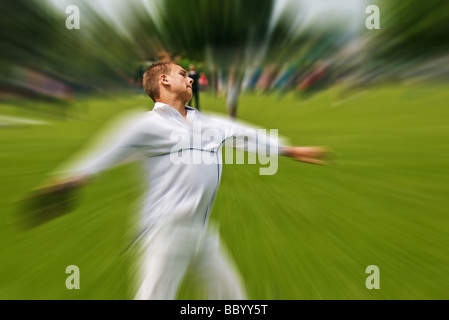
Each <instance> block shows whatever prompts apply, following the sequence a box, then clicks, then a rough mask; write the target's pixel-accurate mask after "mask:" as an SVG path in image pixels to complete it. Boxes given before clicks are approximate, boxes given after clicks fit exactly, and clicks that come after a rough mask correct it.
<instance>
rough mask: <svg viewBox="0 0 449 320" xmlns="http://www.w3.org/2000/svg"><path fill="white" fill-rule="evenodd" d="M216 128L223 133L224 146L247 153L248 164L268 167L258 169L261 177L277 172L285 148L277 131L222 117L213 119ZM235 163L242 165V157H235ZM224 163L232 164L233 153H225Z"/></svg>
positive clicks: (284, 143) (284, 142)
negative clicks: (279, 157) (279, 158)
mask: <svg viewBox="0 0 449 320" xmlns="http://www.w3.org/2000/svg"><path fill="white" fill-rule="evenodd" d="M215 121H216V123H217V126H219V127H220V128H221V129H222V130H223V131H224V137H225V141H224V146H225V147H227V148H233V149H236V150H238V151H241V152H248V153H249V154H248V160H247V161H248V163H249V164H256V162H257V161H256V155H257V158H258V159H257V160H258V163H259V164H262V165H269V167H262V168H260V174H261V175H272V174H275V173H276V172H277V163H278V156H280V155H283V154H284V149H285V147H286V146H287V143H286V140H287V139H285V138H283V137H281V136H279V134H278V130H277V129H262V128H257V127H256V126H254V125H252V124H248V123H244V122H242V121H232V120H229V119H225V118H223V117H220V116H218V117H215ZM235 160H236V163H237V164H238V163H244V161H245V160H244V157H243V156H238V155H236V159H235ZM224 161H225V163H233V162H230V161H234V155H233V153H232V154H230V153H229V152H226V151H225V159H224Z"/></svg>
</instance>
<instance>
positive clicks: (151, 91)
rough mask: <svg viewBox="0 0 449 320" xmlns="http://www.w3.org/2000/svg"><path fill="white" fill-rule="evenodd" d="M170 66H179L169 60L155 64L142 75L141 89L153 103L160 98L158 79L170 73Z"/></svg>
mask: <svg viewBox="0 0 449 320" xmlns="http://www.w3.org/2000/svg"><path fill="white" fill-rule="evenodd" d="M172 64H174V65H179V64H177V63H176V62H174V61H171V60H161V61H158V62H155V63H153V64H152V65H151V66H150V67H149V68H148V69H147V70H146V71H145V73H144V74H143V89H144V90H145V92H146V93H147V95H148V96H149V97H150V98H151V100H153V101H154V102H156V99H158V98H159V97H160V91H159V78H160V76H161V75H163V74H167V73H169V72H170V71H171V65H172Z"/></svg>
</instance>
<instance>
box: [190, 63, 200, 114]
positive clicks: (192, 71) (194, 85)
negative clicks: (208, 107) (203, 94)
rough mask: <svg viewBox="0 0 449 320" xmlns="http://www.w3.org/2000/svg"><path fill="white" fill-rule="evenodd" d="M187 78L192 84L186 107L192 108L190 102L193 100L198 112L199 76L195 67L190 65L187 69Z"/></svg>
mask: <svg viewBox="0 0 449 320" xmlns="http://www.w3.org/2000/svg"><path fill="white" fill-rule="evenodd" d="M189 78H191V79H192V80H193V82H192V93H193V95H192V99H191V100H190V101H189V102H188V104H187V105H188V106H192V101H193V100H194V99H195V108H196V109H197V110H198V111H199V110H200V100H199V98H200V93H199V87H198V83H199V78H200V77H199V75H198V74H197V72H196V67H195V66H194V65H193V64H192V65H190V67H189Z"/></svg>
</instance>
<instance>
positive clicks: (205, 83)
mask: <svg viewBox="0 0 449 320" xmlns="http://www.w3.org/2000/svg"><path fill="white" fill-rule="evenodd" d="M199 84H200V91H207V89H208V85H209V82H208V81H207V77H206V74H205V73H204V72H201V73H200V79H199Z"/></svg>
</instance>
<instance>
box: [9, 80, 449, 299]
mask: <svg viewBox="0 0 449 320" xmlns="http://www.w3.org/2000/svg"><path fill="white" fill-rule="evenodd" d="M201 99H202V111H204V112H206V111H214V112H224V111H225V101H224V99H223V98H217V97H215V96H212V95H211V94H206V93H203V95H202V96H201ZM448 99H449V91H448V90H447V88H446V87H444V86H439V85H435V84H434V85H429V86H414V87H411V86H410V87H401V86H399V85H390V86H386V87H378V88H372V89H369V90H364V91H360V92H355V93H354V94H353V95H350V96H347V97H344V96H343V95H342V93H341V92H340V91H339V90H338V89H335V88H334V89H331V90H329V91H326V92H323V93H320V94H318V95H316V96H313V97H311V98H310V99H308V100H301V99H298V98H297V97H296V96H294V95H292V94H289V95H286V96H282V97H281V96H277V95H275V94H272V95H255V94H254V95H253V94H245V95H244V96H242V97H241V99H240V105H239V110H238V116H239V118H241V119H243V120H245V121H249V122H252V123H254V124H256V125H258V126H261V127H265V128H267V129H279V134H280V135H282V136H284V137H288V138H289V139H290V141H291V143H293V144H296V145H327V146H329V147H330V148H331V149H332V150H333V151H334V152H335V164H333V165H330V166H326V167H320V166H312V165H307V164H302V163H298V162H295V161H293V160H291V159H287V158H281V159H279V168H278V172H277V173H276V174H275V175H272V176H261V175H259V167H260V166H259V165H249V164H242V165H236V164H235V165H230V164H228V165H225V167H224V170H223V178H222V184H221V186H220V191H219V194H218V196H217V199H216V202H215V206H214V209H213V212H212V217H211V219H212V223H214V224H219V226H220V231H221V235H222V238H223V242H224V243H225V244H226V245H227V247H228V249H229V251H230V252H231V254H232V256H233V258H234V260H235V263H236V265H237V266H238V268H239V270H240V272H241V275H242V278H243V279H244V282H245V284H246V287H247V290H248V294H249V298H250V299H285V300H299V299H447V298H448V297H449V275H448V272H447V270H449V269H448V267H449V249H448V248H449V232H448V231H449V217H448V208H449V184H448V182H449V161H448V159H449V121H448V120H449V109H448V108H447V101H448ZM145 106H146V107H147V108H151V107H152V103H151V101H150V100H149V98H147V97H144V96H142V95H127V94H122V95H118V94H117V95H116V96H113V97H85V98H82V99H79V100H77V101H75V102H73V103H71V104H69V105H68V106H67V107H68V108H70V109H69V114H70V115H71V116H72V117H69V118H67V119H65V120H63V119H62V118H61V117H58V116H56V115H53V114H51V113H50V112H49V111H51V110H52V107H51V106H49V103H43V102H33V101H28V102H27V101H14V100H9V101H4V102H3V103H1V104H0V115H2V116H8V117H21V118H32V119H38V120H42V121H47V124H45V125H22V126H2V127H0V141H1V146H2V147H1V150H0V159H1V164H2V165H1V167H0V172H1V181H2V184H1V192H0V205H1V219H0V232H1V233H0V261H1V264H0V275H1V276H0V299H3V300H5V299H131V298H132V297H133V294H134V292H133V290H134V288H133V287H132V286H131V284H132V279H133V271H132V270H133V265H134V264H133V262H134V255H133V254H132V253H126V252H125V253H124V254H123V250H124V249H125V248H126V246H127V245H128V243H129V242H130V241H131V239H132V238H133V235H134V233H135V232H136V230H137V229H136V228H137V226H136V225H135V217H136V210H137V209H138V199H139V196H140V192H141V190H142V189H141V187H142V186H141V183H140V182H141V181H140V179H139V167H138V166H137V165H126V166H122V167H119V168H115V169H112V170H110V171H107V172H104V174H103V175H101V176H100V177H99V178H98V179H97V180H95V181H94V182H93V183H92V184H90V185H89V186H88V187H87V188H86V189H84V190H83V197H82V203H81V206H80V207H78V209H76V210H75V211H74V212H72V213H70V214H69V215H66V216H63V217H60V218H58V219H56V220H54V221H51V222H49V223H47V224H45V225H42V226H41V227H39V228H37V229H34V230H30V231H27V232H21V231H20V230H19V229H17V227H16V225H15V224H14V221H15V220H14V217H15V212H16V211H17V206H16V204H15V203H14V202H13V201H14V199H16V198H18V197H20V196H21V195H23V194H24V193H25V192H26V191H27V190H29V189H31V188H33V187H35V186H36V185H37V184H39V183H40V182H41V181H42V180H43V179H45V177H46V175H47V174H48V173H49V172H51V171H52V170H54V169H55V168H56V167H57V166H58V165H60V164H61V163H62V162H63V161H64V160H66V159H67V158H68V157H70V156H71V155H72V154H73V153H74V152H76V151H78V150H80V149H81V148H82V147H83V146H84V145H86V143H88V142H89V141H90V138H92V137H93V136H94V135H95V133H98V132H101V128H102V127H104V126H105V125H107V124H108V122H109V121H110V120H111V119H114V118H115V117H116V116H117V115H119V114H120V113H121V112H123V111H126V110H129V109H134V108H136V107H145ZM35 110H38V111H39V112H36V111H35ZM0 120H1V119H0ZM69 265H77V266H78V267H79V269H80V289H79V290H76V289H74V290H68V289H67V288H66V286H65V281H66V279H67V277H68V276H69V274H66V273H65V270H66V267H67V266H69ZM369 265H376V266H378V267H379V270H380V289H378V290H376V289H373V290H368V289H367V288H366V286H365V280H366V278H367V277H368V276H369V274H366V273H365V269H366V268H367V266H369ZM193 285H194V282H193V280H192V279H191V278H189V277H187V278H186V281H185V282H184V283H183V285H182V287H181V290H180V295H179V298H180V299H196V298H201V297H200V296H199V295H198V293H197V292H196V290H195V289H194V288H193Z"/></svg>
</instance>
